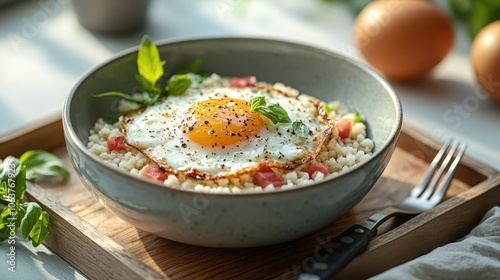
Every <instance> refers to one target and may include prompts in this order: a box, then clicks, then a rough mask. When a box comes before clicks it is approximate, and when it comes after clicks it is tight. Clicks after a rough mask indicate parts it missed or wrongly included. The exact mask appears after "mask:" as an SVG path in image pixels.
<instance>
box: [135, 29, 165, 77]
mask: <svg viewBox="0 0 500 280" xmlns="http://www.w3.org/2000/svg"><path fill="white" fill-rule="evenodd" d="M164 64H165V62H164V61H161V60H160V53H159V52H158V48H157V47H156V45H155V44H154V43H153V41H151V38H150V37H149V36H148V35H144V36H143V37H142V41H141V46H140V48H139V53H138V55H137V70H138V71H139V75H141V76H142V77H144V78H145V79H146V80H147V81H149V83H150V84H152V85H155V84H156V82H157V81H158V79H160V77H161V76H163V73H164V72H163V65H164Z"/></svg>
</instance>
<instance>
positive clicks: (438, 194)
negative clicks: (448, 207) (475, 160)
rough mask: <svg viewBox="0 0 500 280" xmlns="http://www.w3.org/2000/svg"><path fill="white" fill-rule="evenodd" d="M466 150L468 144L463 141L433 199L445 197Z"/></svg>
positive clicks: (438, 199)
mask: <svg viewBox="0 0 500 280" xmlns="http://www.w3.org/2000/svg"><path fill="white" fill-rule="evenodd" d="M465 150H467V144H465V143H462V144H461V145H460V148H459V150H458V152H457V155H456V156H455V160H454V161H453V163H452V164H451V165H450V168H449V169H448V172H447V173H446V176H445V177H444V179H443V181H442V182H441V184H440V185H439V187H438V189H437V190H436V192H435V194H434V195H433V196H432V198H431V199H432V200H436V201H437V202H439V201H441V200H442V199H443V197H444V195H445V194H446V191H447V190H448V187H449V186H450V185H451V180H452V179H453V176H454V175H455V172H456V171H457V169H458V164H459V163H460V160H461V159H462V157H463V155H464V154H465Z"/></svg>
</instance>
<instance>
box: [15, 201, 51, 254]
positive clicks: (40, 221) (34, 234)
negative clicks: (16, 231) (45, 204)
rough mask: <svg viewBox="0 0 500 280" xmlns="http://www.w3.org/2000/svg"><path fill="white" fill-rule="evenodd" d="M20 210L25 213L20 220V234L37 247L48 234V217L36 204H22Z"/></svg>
mask: <svg viewBox="0 0 500 280" xmlns="http://www.w3.org/2000/svg"><path fill="white" fill-rule="evenodd" d="M22 208H25V209H26V211H25V214H24V217H22V220H21V225H20V227H21V234H22V236H23V237H24V238H26V239H28V240H31V244H32V245H33V246H34V247H37V246H38V245H40V244H41V243H42V242H43V240H44V239H45V238H46V237H47V235H48V234H49V221H50V217H49V215H48V214H47V212H45V211H43V210H42V208H41V207H40V205H38V203H36V202H28V203H24V204H23V205H22Z"/></svg>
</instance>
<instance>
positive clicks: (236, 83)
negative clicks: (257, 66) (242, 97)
mask: <svg viewBox="0 0 500 280" xmlns="http://www.w3.org/2000/svg"><path fill="white" fill-rule="evenodd" d="M256 82H257V79H256V78H255V77H254V76H246V77H241V78H238V77H234V78H230V79H229V85H230V86H232V87H239V88H244V87H251V86H254V85H255V83H256Z"/></svg>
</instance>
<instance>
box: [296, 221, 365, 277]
mask: <svg viewBox="0 0 500 280" xmlns="http://www.w3.org/2000/svg"><path fill="white" fill-rule="evenodd" d="M372 236H373V232H372V231H371V230H369V229H368V228H366V227H364V226H361V225H357V224H356V225H354V226H352V227H350V228H349V229H348V230H346V231H344V232H343V233H341V234H339V235H337V236H336V237H334V238H332V239H331V240H329V241H327V242H326V243H324V244H322V245H321V249H319V250H318V251H317V252H315V254H314V256H311V257H310V258H311V259H309V260H311V261H304V262H303V263H302V265H301V267H300V270H299V273H298V274H297V279H298V280H313V279H314V280H320V279H321V280H327V279H328V280H329V279H332V277H333V276H335V275H336V274H337V273H339V272H340V271H341V270H342V269H343V268H344V267H345V266H346V265H347V264H348V263H349V262H350V261H352V260H353V259H354V258H355V257H356V256H358V255H359V254H361V253H362V252H363V251H364V250H365V249H366V247H367V246H368V244H369V243H370V240H371V239H372Z"/></svg>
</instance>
